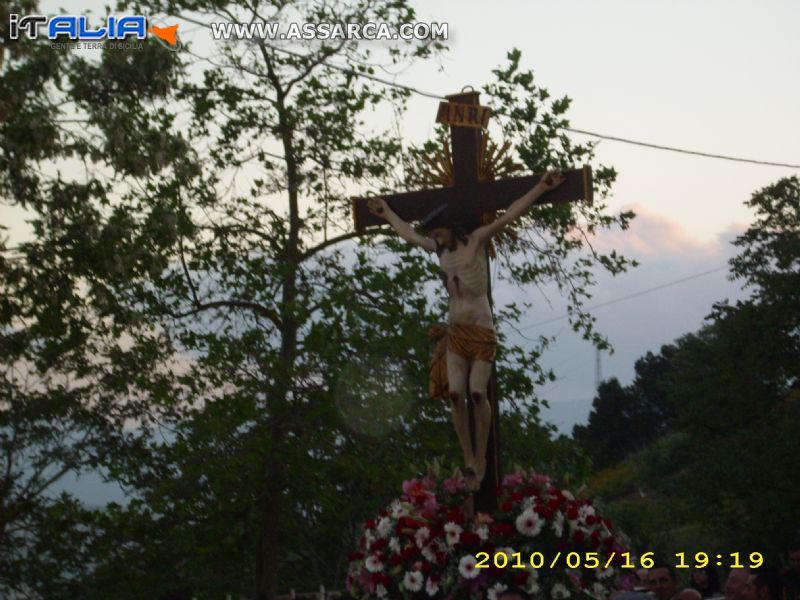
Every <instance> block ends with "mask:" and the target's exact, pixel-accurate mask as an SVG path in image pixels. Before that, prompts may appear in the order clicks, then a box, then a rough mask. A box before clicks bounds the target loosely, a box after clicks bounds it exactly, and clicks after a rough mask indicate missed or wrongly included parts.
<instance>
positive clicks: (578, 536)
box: [572, 529, 586, 544]
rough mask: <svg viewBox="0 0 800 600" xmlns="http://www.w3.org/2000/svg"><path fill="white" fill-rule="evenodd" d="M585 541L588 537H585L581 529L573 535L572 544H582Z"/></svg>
mask: <svg viewBox="0 0 800 600" xmlns="http://www.w3.org/2000/svg"><path fill="white" fill-rule="evenodd" d="M585 539H586V536H585V535H583V532H582V531H581V530H580V529H578V530H576V531H574V532H573V533H572V542H573V543H575V544H582V543H583V541H584V540H585Z"/></svg>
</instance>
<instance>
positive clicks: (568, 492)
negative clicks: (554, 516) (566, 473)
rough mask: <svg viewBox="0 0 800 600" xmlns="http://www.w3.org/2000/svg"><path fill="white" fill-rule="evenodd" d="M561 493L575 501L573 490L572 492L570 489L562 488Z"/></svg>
mask: <svg viewBox="0 0 800 600" xmlns="http://www.w3.org/2000/svg"><path fill="white" fill-rule="evenodd" d="M561 495H562V496H564V498H566V499H567V500H569V501H570V502H573V501H574V500H575V496H573V495H572V492H570V491H569V490H561Z"/></svg>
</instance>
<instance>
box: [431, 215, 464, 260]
mask: <svg viewBox="0 0 800 600" xmlns="http://www.w3.org/2000/svg"><path fill="white" fill-rule="evenodd" d="M420 227H421V228H422V231H423V232H424V233H425V235H426V236H428V237H429V238H431V239H432V240H433V241H434V242H436V252H437V253H438V254H441V253H442V252H443V251H444V250H450V251H451V252H452V251H453V250H455V249H456V246H457V245H458V243H459V242H461V243H466V241H467V236H466V231H465V230H464V228H463V227H462V226H461V225H460V224H459V223H458V222H457V221H456V220H455V219H453V218H452V217H451V216H450V212H449V208H448V205H447V204H442V205H441V206H440V207H438V208H436V209H434V210H433V211H431V212H430V214H428V216H426V217H425V218H424V219H423V220H422V223H421V224H420Z"/></svg>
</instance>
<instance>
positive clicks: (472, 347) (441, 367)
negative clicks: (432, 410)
mask: <svg viewBox="0 0 800 600" xmlns="http://www.w3.org/2000/svg"><path fill="white" fill-rule="evenodd" d="M428 337H429V338H430V339H431V341H433V342H436V347H435V348H434V349H433V356H432V357H431V367H430V375H429V378H428V395H429V396H430V397H431V398H433V399H437V398H440V399H442V400H447V399H448V398H449V396H448V384H447V351H448V350H449V351H450V352H453V353H455V354H458V355H459V356H463V357H464V358H466V359H468V360H470V361H473V360H483V361H486V362H492V361H494V355H495V349H496V348H497V336H496V335H495V332H494V330H492V329H489V328H488V327H482V326H481V325H468V324H466V323H450V324H449V325H447V326H444V325H434V326H433V327H431V328H430V329H429V330H428Z"/></svg>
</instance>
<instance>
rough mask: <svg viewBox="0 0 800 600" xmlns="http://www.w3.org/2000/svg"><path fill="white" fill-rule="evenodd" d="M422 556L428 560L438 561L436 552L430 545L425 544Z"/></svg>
mask: <svg viewBox="0 0 800 600" xmlns="http://www.w3.org/2000/svg"><path fill="white" fill-rule="evenodd" d="M422 556H423V558H425V560H427V561H428V562H436V553H435V552H434V551H433V549H432V548H431V547H430V546H425V547H424V548H423V549H422Z"/></svg>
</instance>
